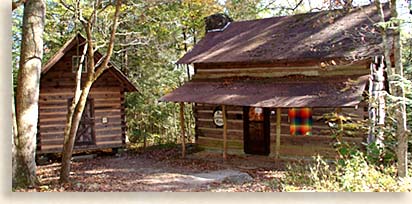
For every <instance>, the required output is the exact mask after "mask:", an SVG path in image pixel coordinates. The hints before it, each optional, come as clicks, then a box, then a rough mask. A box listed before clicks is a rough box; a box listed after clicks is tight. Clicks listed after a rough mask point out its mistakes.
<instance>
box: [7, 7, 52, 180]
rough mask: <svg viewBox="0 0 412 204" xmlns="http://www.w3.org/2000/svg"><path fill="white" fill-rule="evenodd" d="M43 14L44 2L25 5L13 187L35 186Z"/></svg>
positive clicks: (17, 96) (44, 11) (44, 10)
mask: <svg viewBox="0 0 412 204" xmlns="http://www.w3.org/2000/svg"><path fill="white" fill-rule="evenodd" d="M45 13H46V4H45V1H44V0H31V1H28V2H26V3H25V5H24V14H23V32H22V33H23V34H22V42H21V53H20V64H19V72H18V82H17V94H16V124H17V141H15V142H16V144H15V145H16V157H15V159H16V160H15V161H16V162H15V171H13V172H14V175H13V181H14V182H13V184H14V186H13V187H27V186H33V185H35V184H37V176H36V161H35V154H36V134H37V121H38V100H39V86H40V72H41V61H42V58H43V31H44V19H45Z"/></svg>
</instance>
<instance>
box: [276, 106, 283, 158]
mask: <svg viewBox="0 0 412 204" xmlns="http://www.w3.org/2000/svg"><path fill="white" fill-rule="evenodd" d="M281 112H282V109H281V108H277V110H276V120H277V121H276V153H275V157H276V158H279V154H280V134H281V126H280V124H281Z"/></svg>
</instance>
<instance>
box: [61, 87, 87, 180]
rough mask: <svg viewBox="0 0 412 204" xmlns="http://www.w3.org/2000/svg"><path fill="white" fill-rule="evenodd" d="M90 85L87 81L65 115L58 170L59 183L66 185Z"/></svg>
mask: <svg viewBox="0 0 412 204" xmlns="http://www.w3.org/2000/svg"><path fill="white" fill-rule="evenodd" d="M92 84H93V81H87V82H86V83H85V85H84V87H83V89H82V92H81V96H80V99H79V100H78V101H77V102H76V100H75V99H73V103H72V106H71V107H70V109H69V112H68V114H67V122H66V126H65V128H64V144H63V155H62V166H61V169H60V182H61V183H68V182H69V181H70V164H71V162H70V161H71V158H72V155H73V148H74V141H75V139H76V134H77V129H78V128H79V124H80V120H81V118H82V114H83V110H84V107H85V105H86V102H87V96H88V95H89V91H90V88H91V86H92Z"/></svg>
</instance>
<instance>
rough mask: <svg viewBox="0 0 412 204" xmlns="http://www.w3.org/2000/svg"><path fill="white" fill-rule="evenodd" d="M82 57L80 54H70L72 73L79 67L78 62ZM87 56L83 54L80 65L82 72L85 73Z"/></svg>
mask: <svg viewBox="0 0 412 204" xmlns="http://www.w3.org/2000/svg"><path fill="white" fill-rule="evenodd" d="M81 58H82V56H81V55H73V56H72V73H76V72H77V68H79V62H80V59H81ZM86 67H87V56H84V61H83V66H82V73H87V68H86Z"/></svg>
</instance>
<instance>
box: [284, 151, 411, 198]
mask: <svg viewBox="0 0 412 204" xmlns="http://www.w3.org/2000/svg"><path fill="white" fill-rule="evenodd" d="M298 165H299V164H290V165H288V169H287V170H288V171H287V172H286V176H285V178H284V179H283V180H282V189H283V190H284V191H296V190H299V191H300V190H314V191H349V192H352V191H355V192H358V191H366V192H382V191H388V192H398V191H400V192H404V191H409V192H410V191H412V178H405V179H397V178H396V168H395V166H394V165H391V166H388V167H384V166H383V165H380V166H375V165H372V164H369V163H368V161H367V158H366V157H365V156H364V155H363V153H362V152H359V151H358V152H357V153H356V154H353V155H352V156H351V157H350V158H348V159H347V160H344V161H343V162H342V160H335V161H334V162H333V163H332V164H331V165H329V164H328V163H327V162H326V161H325V160H323V159H322V158H321V157H319V156H318V157H316V158H315V162H314V163H312V164H310V165H308V167H302V166H300V167H299V166H298Z"/></svg>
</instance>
